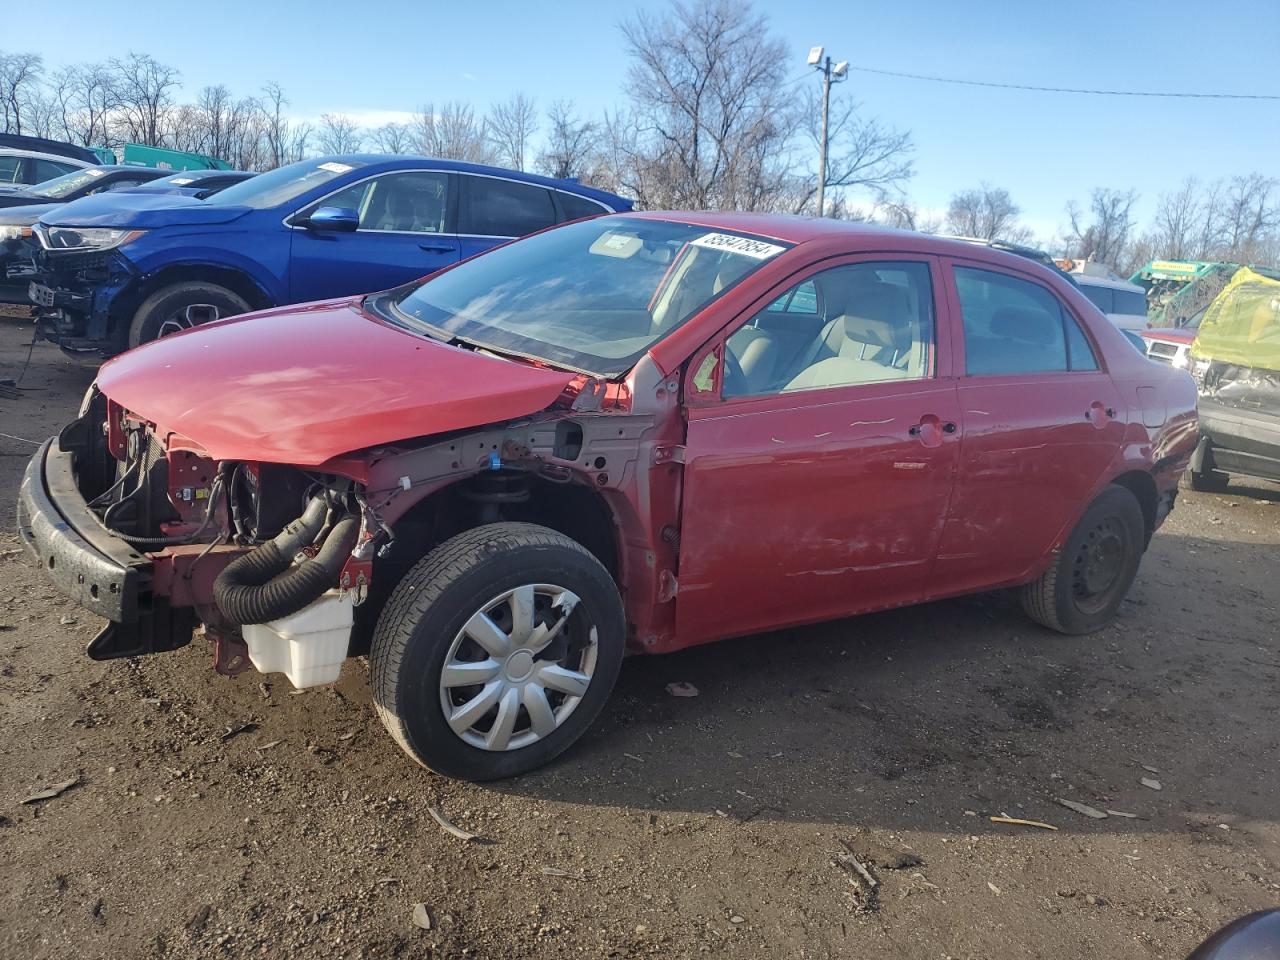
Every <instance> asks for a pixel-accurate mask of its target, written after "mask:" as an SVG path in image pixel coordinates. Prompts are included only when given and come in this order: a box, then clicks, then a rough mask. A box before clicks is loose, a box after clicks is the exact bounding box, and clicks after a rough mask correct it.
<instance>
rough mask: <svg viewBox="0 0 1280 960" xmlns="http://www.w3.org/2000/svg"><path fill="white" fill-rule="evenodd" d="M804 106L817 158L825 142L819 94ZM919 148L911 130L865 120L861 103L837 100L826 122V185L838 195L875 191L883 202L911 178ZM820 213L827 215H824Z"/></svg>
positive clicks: (813, 191)
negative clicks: (844, 190)
mask: <svg viewBox="0 0 1280 960" xmlns="http://www.w3.org/2000/svg"><path fill="white" fill-rule="evenodd" d="M803 102H804V107H803V111H802V115H803V117H804V118H805V131H806V133H807V134H808V138H809V140H810V141H811V142H812V144H813V155H814V156H816V155H817V151H818V147H819V144H820V143H821V138H822V128H821V119H820V118H821V113H822V109H821V102H820V100H819V94H818V92H817V91H816V90H812V89H810V90H809V91H808V93H807V95H806V97H805V99H804V101H803ZM914 149H915V145H914V143H913V142H912V140H911V134H910V133H909V132H904V131H901V130H894V129H893V128H891V127H886V126H885V125H884V124H883V123H881V121H880V120H878V119H876V118H875V117H866V116H863V114H862V110H861V105H860V104H859V103H857V102H856V101H854V100H853V99H845V100H843V101H838V102H836V103H835V104H833V109H832V110H831V111H830V113H829V116H828V122H827V180H826V184H825V186H826V188H827V189H828V190H831V189H833V188H834V189H835V190H837V191H838V190H839V189H840V188H860V189H862V190H865V191H868V192H870V193H871V195H872V197H873V198H874V199H875V200H876V201H877V202H878V201H880V200H883V199H885V198H887V197H888V196H889V195H890V194H891V193H892V192H893V191H895V190H898V189H899V188H900V187H901V185H902V184H903V183H904V182H905V181H907V180H909V179H910V178H911V176H912V174H913V173H914V170H913V168H912V163H911V154H912V152H913V151H914ZM811 181H812V184H813V186H812V189H811V190H810V191H808V194H807V196H806V198H805V202H806V203H807V202H808V198H809V197H812V196H814V195H816V194H817V188H818V178H817V175H816V174H814V175H813V176H812V177H811ZM797 212H799V211H797ZM819 215H822V214H821V212H820V211H819Z"/></svg>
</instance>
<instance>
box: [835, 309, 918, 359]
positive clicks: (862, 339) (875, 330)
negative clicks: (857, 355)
mask: <svg viewBox="0 0 1280 960" xmlns="http://www.w3.org/2000/svg"><path fill="white" fill-rule="evenodd" d="M844 335H845V339H847V340H853V341H856V342H857V343H869V344H870V345H871V346H873V347H890V348H892V349H894V350H905V349H906V348H907V347H909V346H910V345H911V329H910V328H909V327H907V326H900V325H896V324H892V323H890V322H889V321H887V320H877V319H875V318H874V317H859V316H856V315H855V314H851V313H846V314H845V315H844Z"/></svg>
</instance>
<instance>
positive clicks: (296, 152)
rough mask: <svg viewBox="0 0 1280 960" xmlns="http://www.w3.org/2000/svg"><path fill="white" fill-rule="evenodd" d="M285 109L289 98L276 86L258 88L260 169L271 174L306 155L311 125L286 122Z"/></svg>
mask: <svg viewBox="0 0 1280 960" xmlns="http://www.w3.org/2000/svg"><path fill="white" fill-rule="evenodd" d="M288 105H289V98H288V97H287V96H285V93H284V89H283V88H282V87H281V86H280V84H278V83H276V82H275V81H272V82H271V83H268V84H267V85H266V86H265V87H263V88H262V100H261V110H262V116H263V131H262V135H263V138H264V140H265V143H264V144H263V153H264V156H263V159H262V167H263V169H266V170H272V169H275V168H276V167H281V166H284V165H285V164H286V163H296V162H297V161H299V160H301V159H302V157H303V155H304V154H305V153H306V151H307V141H308V139H309V138H310V137H311V125H310V124H308V123H297V124H295V123H293V122H292V121H290V120H289V117H288V115H287V114H286V113H285V107H287V106H288Z"/></svg>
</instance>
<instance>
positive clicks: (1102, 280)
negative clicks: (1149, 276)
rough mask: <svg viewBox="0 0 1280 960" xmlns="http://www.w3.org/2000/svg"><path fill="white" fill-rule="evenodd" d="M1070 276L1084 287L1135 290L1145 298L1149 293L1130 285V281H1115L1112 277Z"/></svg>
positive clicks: (1133, 284) (1078, 274) (1077, 274)
mask: <svg viewBox="0 0 1280 960" xmlns="http://www.w3.org/2000/svg"><path fill="white" fill-rule="evenodd" d="M1070 276H1071V278H1072V279H1073V280H1075V282H1076V283H1078V284H1079V285H1080V286H1082V287H1110V288H1111V289H1112V290H1133V291H1136V292H1138V293H1141V294H1143V295H1144V296H1145V295H1146V292H1147V291H1146V288H1144V287H1142V286H1139V285H1138V284H1136V283H1130V282H1129V281H1128V280H1113V279H1112V278H1111V277H1097V276H1089V275H1088V274H1084V273H1073V274H1070Z"/></svg>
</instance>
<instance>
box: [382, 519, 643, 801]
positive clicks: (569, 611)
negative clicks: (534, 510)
mask: <svg viewBox="0 0 1280 960" xmlns="http://www.w3.org/2000/svg"><path fill="white" fill-rule="evenodd" d="M624 639H625V628H624V618H623V612H622V601H621V599H620V598H619V596H618V590H617V587H616V586H615V585H614V583H613V580H612V578H611V577H610V576H609V573H608V571H606V570H605V568H604V567H603V566H602V565H601V564H600V562H599V561H598V560H597V559H596V558H595V557H593V556H592V555H591V554H590V553H589V552H588V551H587V550H586V549H585V548H583V547H582V546H581V545H580V544H578V543H576V542H575V541H573V540H570V539H569V538H568V537H565V536H563V535H561V534H559V533H556V532H555V531H553V530H549V529H547V528H545V527H539V526H536V525H534V524H528V523H495V524H488V525H486V526H482V527H477V528H476V529H474V530H469V531H467V532H465V533H462V534H459V535H458V536H456V537H454V538H453V539H451V540H447V541H446V542H445V543H443V544H441V545H440V546H439V547H437V548H436V549H434V550H432V551H431V552H430V553H429V554H427V556H426V557H424V558H423V559H422V560H420V561H419V562H418V563H417V564H416V565H415V566H414V567H413V569H411V570H410V571H409V572H408V573H407V574H406V575H405V577H404V579H403V580H401V581H400V583H399V584H398V585H397V586H396V588H395V590H394V591H393V592H392V594H391V597H390V598H389V599H388V601H387V605H386V607H385V608H384V609H383V612H382V614H381V616H380V617H379V619H378V624H377V627H376V629H375V631H374V636H373V645H372V649H371V651H370V672H371V681H372V685H373V697H374V702H375V704H376V706H377V710H378V715H379V716H380V717H381V719H382V722H383V724H384V725H385V726H386V727H387V729H388V730H389V731H390V732H391V735H392V736H393V737H394V738H395V739H396V741H397V742H398V743H399V744H400V746H401V747H403V748H404V750H405V752H406V753H408V754H409V755H410V756H411V757H413V758H414V759H415V760H417V761H418V762H419V763H421V764H422V765H423V766H425V767H428V768H429V769H431V770H434V771H436V772H437V773H442V774H444V775H446V776H450V777H458V778H460V779H465V780H496V779H499V778H502V777H511V776H515V775H517V774H521V773H525V772H527V771H529V770H533V769H535V768H536V767H540V766H542V765H543V764H545V763H547V762H548V761H550V760H551V759H552V758H553V757H555V756H557V755H558V754H559V753H561V752H562V751H564V750H566V749H568V747H569V746H570V745H571V744H573V742H574V741H576V740H577V739H578V738H579V737H580V736H582V734H583V733H584V732H585V731H586V729H587V727H589V726H590V725H591V722H592V721H593V720H594V719H595V718H596V716H597V715H598V714H599V713H600V710H601V709H602V708H603V707H604V704H605V701H606V700H607V699H608V697H609V694H610V692H611V691H612V690H613V685H614V681H615V680H616V679H617V677H618V670H619V668H620V667H621V665H622V653H623V645H624Z"/></svg>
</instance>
